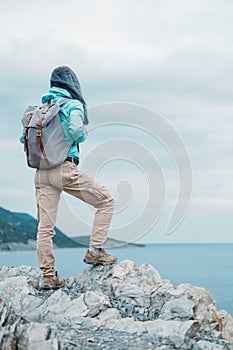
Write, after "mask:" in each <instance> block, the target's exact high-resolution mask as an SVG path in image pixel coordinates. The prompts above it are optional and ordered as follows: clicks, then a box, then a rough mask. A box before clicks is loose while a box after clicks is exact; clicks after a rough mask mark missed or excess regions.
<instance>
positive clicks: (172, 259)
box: [0, 244, 233, 315]
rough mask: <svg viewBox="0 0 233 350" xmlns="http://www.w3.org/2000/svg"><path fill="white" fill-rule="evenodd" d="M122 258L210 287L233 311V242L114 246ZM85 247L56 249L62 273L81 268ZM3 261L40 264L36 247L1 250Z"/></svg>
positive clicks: (223, 306)
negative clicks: (32, 248) (148, 264)
mask: <svg viewBox="0 0 233 350" xmlns="http://www.w3.org/2000/svg"><path fill="white" fill-rule="evenodd" d="M111 251H112V253H114V254H117V255H118V258H119V260H123V259H130V260H133V261H135V262H136V264H137V265H141V264H143V263H144V262H147V263H150V264H152V265H153V266H154V267H155V268H156V269H157V270H158V271H159V272H160V275H161V276H162V277H163V278H167V279H170V280H171V281H172V282H173V283H174V284H175V285H178V284H180V283H191V284H193V285H196V286H201V287H204V288H206V289H208V290H209V291H210V293H211V294H212V295H213V297H214V298H215V300H216V303H217V309H219V310H220V309H225V310H227V311H228V312H229V313H230V314H231V315H233V244H175V245H174V244H171V245H170V244H169V245H168V244H153V245H147V246H146V247H144V248H117V249H112V250H111ZM84 253H85V249H59V250H55V256H56V266H57V269H58V271H59V274H60V275H61V276H63V277H69V276H73V275H76V274H78V273H80V272H82V271H83V270H84V269H85V268H86V267H87V265H86V264H84V263H83V262H82V259H83V255H84ZM0 265H9V266H12V265H34V266H37V257H36V252H35V251H24V252H4V253H3V252H2V253H0Z"/></svg>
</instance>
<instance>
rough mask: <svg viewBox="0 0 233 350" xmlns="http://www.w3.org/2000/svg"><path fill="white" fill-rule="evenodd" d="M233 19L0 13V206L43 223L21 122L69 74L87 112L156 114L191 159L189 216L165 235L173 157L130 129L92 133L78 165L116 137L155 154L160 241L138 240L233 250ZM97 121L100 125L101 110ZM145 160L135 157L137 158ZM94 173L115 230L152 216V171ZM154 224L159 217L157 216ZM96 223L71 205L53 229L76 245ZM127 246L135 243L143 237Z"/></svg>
mask: <svg viewBox="0 0 233 350" xmlns="http://www.w3.org/2000/svg"><path fill="white" fill-rule="evenodd" d="M232 16H233V3H232V1H231V0H223V1H220V0H219V1H215V0H205V1H203V0H202V1H199V0H195V1H194V0H190V1H185V0H178V1H171V0H170V1H167V0H163V1H160V0H143V1H142V0H124V1H123V0H115V1H114V0H98V1H94V0H92V1H91V0H86V1H85V2H84V1H79V0H67V1H59V0H56V1H55V0H46V1H45V0H41V1H40V2H33V1H28V0H21V1H16V0H8V1H7V2H1V3H0V44H1V51H0V64H1V86H0V90H1V94H0V99H1V110H0V117H1V128H0V135H1V139H0V152H1V173H0V176H1V178H0V179H1V182H0V198H1V201H0V206H2V207H4V208H7V209H9V210H12V211H23V212H28V213H30V214H32V215H33V216H36V205H35V200H34V188H33V174H34V171H33V170H31V169H29V168H27V167H26V165H25V157H24V154H23V150H22V147H21V145H20V144H19V142H18V138H19V136H20V134H21V132H22V126H21V117H22V114H23V111H24V109H25V108H26V107H27V106H28V105H29V104H35V103H39V102H40V97H41V95H43V94H44V93H46V91H47V90H48V87H49V76H50V73H51V71H52V69H53V68H54V67H56V66H58V65H68V66H70V67H71V68H72V69H73V70H74V71H76V72H77V74H78V76H79V78H80V82H81V85H82V89H83V92H84V95H85V98H86V100H87V102H88V106H89V108H90V109H92V108H93V106H96V105H101V104H106V103H112V102H126V103H131V104H137V105H140V106H143V107H144V108H149V109H150V110H153V111H156V112H158V113H159V114H161V115H162V116H164V117H165V120H167V123H168V124H169V125H171V126H172V127H174V129H175V130H176V132H177V135H180V138H181V139H182V140H183V142H184V145H185V147H186V150H187V152H188V154H189V155H190V159H191V163H192V168H193V194H192V199H191V203H190V206H189V210H188V212H187V214H186V216H185V218H184V220H183V221H182V223H181V224H180V225H179V227H178V228H177V229H176V230H175V231H174V232H173V233H172V234H171V235H166V233H165V228H166V225H167V223H168V221H169V218H170V216H171V213H172V210H173V208H174V205H175V201H176V198H177V192H178V189H179V185H180V184H179V177H178V176H177V170H176V166H175V164H174V162H173V160H172V159H171V155H170V154H169V152H168V151H167V150H166V147H164V146H163V145H162V144H161V143H160V142H158V141H157V142H154V140H153V139H152V138H151V137H150V135H149V134H148V133H144V134H143V133H141V134H140V132H139V131H138V129H137V128H135V127H134V125H131V127H130V126H129V127H124V126H123V125H119V126H118V128H117V127H113V126H112V127H110V126H108V128H107V129H105V128H100V129H99V130H98V131H97V132H94V131H93V132H90V135H89V139H88V140H87V141H86V143H85V144H84V145H83V147H82V159H83V161H85V157H87V155H88V153H90V152H91V156H89V158H90V159H91V157H96V159H97V163H98V159H99V161H100V162H101V161H103V159H102V158H101V157H100V155H99V154H95V149H96V147H97V146H98V145H101V144H102V143H103V142H104V141H105V139H106V140H109V141H111V140H115V139H116V138H117V137H118V138H119V137H120V138H122V139H124V140H128V141H129V140H131V141H132V142H136V143H137V144H139V145H140V147H141V148H142V152H143V151H144V150H145V149H147V150H149V151H150V152H151V153H152V154H153V156H154V157H155V158H156V159H157V161H158V164H159V165H160V168H161V169H162V172H163V175H164V179H165V184H166V198H165V203H164V207H163V210H162V212H161V216H160V217H159V218H158V221H157V224H156V225H155V226H154V227H153V229H151V230H150V231H149V232H148V233H147V234H146V235H144V233H145V232H141V235H142V236H143V237H142V238H141V240H142V241H144V242H171V243H172V242H218V241H222V242H233V235H232V226H233V225H232V222H233V219H232V211H233V202H232V193H233V181H232V180H233V177H232V176H233V168H232V151H233V143H232V129H233V118H232V112H233V102H232V91H233V79H232V77H233V65H232V62H233V34H232V33H233V22H232ZM121 108H122V107H121ZM120 111H122V109H121V110H120ZM122 113H124V110H123V111H122ZM113 115H114V113H113V114H112V115H111V116H110V121H114V120H115V119H114V118H115V117H114V118H113ZM90 116H91V117H92V118H95V109H93V111H92V112H91V111H90ZM144 117H145V116H144ZM142 118H143V115H142ZM145 118H146V117H145ZM113 119H114V120H113ZM116 119H117V117H116ZM116 121H117V120H116ZM91 127H92V123H91V122H90V126H89V128H90V129H91ZM135 152H136V151H135ZM140 152H141V151H140V150H139V151H138V153H139V154H138V153H137V154H136V153H135V154H136V155H137V156H138V157H139V158H140ZM106 155H107V153H106ZM141 157H143V153H142V154H141ZM89 161H90V160H89ZM105 161H107V159H105ZM99 167H100V168H101V169H100V170H99V171H98V173H95V174H94V175H95V176H96V177H97V179H98V180H99V181H101V182H104V183H105V185H106V186H107V187H108V188H109V189H110V191H111V192H112V194H113V195H114V196H115V197H116V198H117V201H118V204H117V212H116V215H115V217H114V220H113V224H112V227H113V228H115V227H118V228H119V227H124V226H126V225H127V223H128V222H129V221H130V222H134V221H135V222H136V219H137V218H138V217H139V216H140V213H141V212H142V211H143V210H146V209H145V208H146V204H147V200H148V191H149V190H148V188H149V187H148V178H150V177H151V175H152V176H154V179H155V181H156V179H157V175H158V172H157V170H156V168H155V167H153V165H151V164H148V163H147V162H146V161H145V162H144V163H143V165H142V166H141V168H140V167H137V166H136V165H135V162H133V161H132V162H130V161H129V160H128V161H126V160H123V159H118V160H114V161H112V162H108V163H106V164H101V163H100V164H99ZM90 172H91V170H90ZM161 179H162V177H161ZM161 179H160V180H161ZM121 180H124V181H121ZM157 180H158V179H157ZM160 180H158V181H160ZM161 181H162V180H161ZM117 186H118V187H117ZM121 186H122V188H121ZM154 201H155V203H154V205H155V207H156V203H157V202H156V198H154ZM124 208H125V209H124ZM150 209H151V208H150ZM70 212H72V213H73V214H72V215H73V216H74V217H75V219H74V218H72V215H71V214H70ZM149 214H150V215H151V217H152V216H153V210H152V209H151V211H150V212H149ZM92 216H93V210H92V209H91V208H89V207H86V206H84V205H82V204H80V203H77V201H74V200H73V199H70V198H68V197H64V198H63V199H62V202H61V207H60V211H59V219H58V226H59V227H60V228H61V229H62V230H63V231H64V232H65V233H68V234H71V235H78V234H79V233H80V234H85V233H87V232H83V230H84V227H85V225H90V223H91V218H92ZM155 216H156V215H155ZM80 221H83V222H84V226H82V223H80ZM152 221H153V220H152ZM79 224H80V226H79ZM142 224H144V223H142ZM145 224H146V223H145ZM142 226H143V225H142ZM145 226H146V225H145ZM142 231H143V228H142ZM122 232H123V231H122ZM131 234H132V236H130V238H132V239H136V238H138V236H140V235H138V233H137V234H136V233H135V235H136V236H137V237H136V236H134V234H133V233H132V232H131ZM120 238H123V237H120Z"/></svg>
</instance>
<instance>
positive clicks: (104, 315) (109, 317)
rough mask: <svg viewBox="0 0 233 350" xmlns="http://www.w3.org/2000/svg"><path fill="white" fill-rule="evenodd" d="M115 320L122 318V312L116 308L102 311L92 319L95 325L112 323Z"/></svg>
mask: <svg viewBox="0 0 233 350" xmlns="http://www.w3.org/2000/svg"><path fill="white" fill-rule="evenodd" d="M113 320H121V315H120V312H119V311H118V310H117V309H115V308H109V309H107V310H105V311H102V312H101V313H100V314H99V315H98V316H97V317H96V318H93V319H91V321H92V323H93V324H95V325H99V326H100V325H104V326H106V325H110V324H111V322H112V321H113Z"/></svg>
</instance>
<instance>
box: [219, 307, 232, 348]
mask: <svg viewBox="0 0 233 350" xmlns="http://www.w3.org/2000/svg"><path fill="white" fill-rule="evenodd" d="M217 316H218V317H219V321H220V322H219V328H220V330H221V332H222V337H223V338H224V339H225V340H227V341H229V342H231V343H233V318H232V317H231V316H230V315H229V314H228V313H227V312H226V311H225V310H220V311H219V312H218V313H217Z"/></svg>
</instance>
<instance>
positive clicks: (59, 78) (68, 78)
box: [50, 66, 88, 124]
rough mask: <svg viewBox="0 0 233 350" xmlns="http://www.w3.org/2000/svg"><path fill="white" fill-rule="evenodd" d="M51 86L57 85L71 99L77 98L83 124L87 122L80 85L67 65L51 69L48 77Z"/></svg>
mask: <svg viewBox="0 0 233 350" xmlns="http://www.w3.org/2000/svg"><path fill="white" fill-rule="evenodd" d="M50 86H51V87H59V88H63V89H65V90H67V91H68V92H69V93H70V94H71V96H72V98H73V99H75V100H79V101H80V102H81V103H82V104H83V109H84V120H83V123H84V124H88V117H87V110H86V102H85V100H84V98H83V95H82V91H81V86H80V83H79V80H78V78H77V76H76V74H75V73H74V72H73V71H72V70H71V69H70V68H69V67H67V66H60V67H57V68H55V69H54V70H53V71H52V74H51V78H50Z"/></svg>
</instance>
